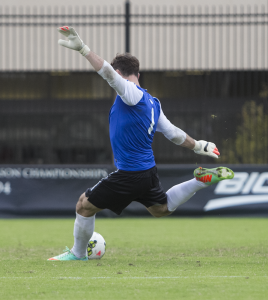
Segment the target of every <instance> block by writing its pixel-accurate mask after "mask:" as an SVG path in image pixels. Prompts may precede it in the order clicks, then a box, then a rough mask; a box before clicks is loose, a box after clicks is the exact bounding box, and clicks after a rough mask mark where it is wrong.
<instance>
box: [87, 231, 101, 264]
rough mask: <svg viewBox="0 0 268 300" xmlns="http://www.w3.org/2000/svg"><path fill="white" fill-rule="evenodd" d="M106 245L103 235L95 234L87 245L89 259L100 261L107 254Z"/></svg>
mask: <svg viewBox="0 0 268 300" xmlns="http://www.w3.org/2000/svg"><path fill="white" fill-rule="evenodd" d="M105 247H106V243H105V240H104V238H103V237H102V235H100V234H99V233H97V232H93V235H92V237H91V239H90V240H89V242H88V245H87V253H88V259H100V258H102V257H103V255H104V253H105Z"/></svg>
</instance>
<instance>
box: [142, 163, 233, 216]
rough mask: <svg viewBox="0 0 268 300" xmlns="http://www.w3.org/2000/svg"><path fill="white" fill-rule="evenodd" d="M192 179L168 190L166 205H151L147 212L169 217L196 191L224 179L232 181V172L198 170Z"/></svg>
mask: <svg viewBox="0 0 268 300" xmlns="http://www.w3.org/2000/svg"><path fill="white" fill-rule="evenodd" d="M194 176H195V178H194V179H191V180H188V181H185V182H182V183H180V184H177V185H175V186H173V187H172V188H171V189H169V190H168V191H167V192H166V194H167V203H166V204H161V205H158V204H157V205H153V206H151V207H148V208H147V210H148V211H149V212H150V213H151V214H152V215H153V216H155V217H158V218H159V217H164V216H168V215H170V214H171V213H172V212H173V211H175V209H176V208H177V207H178V206H179V205H181V204H183V203H185V202H186V201H188V200H189V199H190V198H191V197H192V196H193V195H194V194H195V193H196V192H197V191H199V190H201V189H203V188H205V187H207V186H209V185H211V184H214V183H217V182H219V181H221V180H224V179H232V178H233V177H234V172H233V171H232V170H231V169H229V168H226V167H218V168H214V169H203V168H201V167H200V168H198V169H195V171H194Z"/></svg>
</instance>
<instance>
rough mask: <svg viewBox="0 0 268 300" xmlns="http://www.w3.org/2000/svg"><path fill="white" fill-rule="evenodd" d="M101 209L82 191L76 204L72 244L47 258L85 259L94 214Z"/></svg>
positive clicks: (92, 229) (93, 223) (92, 227)
mask: <svg viewBox="0 0 268 300" xmlns="http://www.w3.org/2000/svg"><path fill="white" fill-rule="evenodd" d="M101 210H102V209H100V208H97V207H96V206H94V205H93V204H91V203H90V202H89V201H88V198H87V197H86V195H85V193H83V194H82V195H81V196H80V198H79V200H78V202H77V204H76V219H75V222H74V246H73V248H72V249H71V251H70V250H69V249H68V248H67V250H66V252H65V253H63V254H60V255H58V256H55V257H52V258H49V259H48V260H87V244H88V241H89V240H90V238H91V236H92V234H93V232H94V226H95V214H96V213H97V212H99V211H101Z"/></svg>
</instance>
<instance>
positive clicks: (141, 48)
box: [0, 1, 268, 71]
mask: <svg viewBox="0 0 268 300" xmlns="http://www.w3.org/2000/svg"><path fill="white" fill-rule="evenodd" d="M62 25H70V26H74V27H75V29H76V30H77V31H78V32H79V34H80V36H81V37H82V38H83V39H84V41H85V42H86V43H87V44H88V45H89V46H90V48H92V49H93V50H94V51H95V52H97V53H98V54H99V55H101V56H102V57H104V58H105V59H106V60H108V61H110V60H111V59H112V58H113V57H114V56H115V54H116V53H117V52H124V51H127V52H131V53H133V54H134V55H136V56H137V57H138V58H139V59H140V62H141V69H142V70H178V69H180V70H185V69H190V70H201V69H202V70H208V69H210V70H215V69H218V70H222V69H225V70H229V69H232V70H235V69H267V68H268V58H267V52H268V39H267V34H268V12H267V8H265V7H264V6H255V7H254V8H251V7H244V6H242V7H239V8H237V7H236V6H233V7H231V8H230V7H225V8H223V7H221V6H220V7H215V6H214V7H211V8H208V7H193V8H191V9H188V8H181V7H179V6H177V7H171V8H170V9H167V8H166V7H162V8H159V7H149V8H146V7H138V6H133V5H131V4H130V2H129V1H126V3H125V7H112V6H111V7H109V8H108V7H102V8H101V9H100V8H99V9H96V8H93V7H85V8H83V7H75V8H74V9H70V10H68V11H66V10H65V8H64V7H63V8H60V7H54V8H53V10H52V9H50V8H48V9H47V10H46V11H44V10H42V9H40V8H38V9H37V8H34V7H32V8H28V9H19V8H14V9H12V11H11V10H9V9H7V8H6V9H4V8H0V33H1V37H2V41H3V42H2V45H1V48H2V49H1V53H0V70H2V71H15V70H18V71H22V70H24V71H30V70H31V71H44V70H72V71H77V70H87V69H88V68H89V66H88V65H87V64H85V62H84V60H83V59H82V58H81V57H80V56H79V55H78V54H77V53H75V52H72V51H67V50H66V49H64V48H62V47H59V46H58V44H57V40H58V38H60V35H59V34H58V32H57V30H56V28H57V27H59V26H62Z"/></svg>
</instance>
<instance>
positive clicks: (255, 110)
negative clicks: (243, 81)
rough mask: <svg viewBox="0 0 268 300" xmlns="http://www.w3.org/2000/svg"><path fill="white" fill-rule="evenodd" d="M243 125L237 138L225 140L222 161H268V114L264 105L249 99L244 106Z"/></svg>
mask: <svg viewBox="0 0 268 300" xmlns="http://www.w3.org/2000/svg"><path fill="white" fill-rule="evenodd" d="M241 120H242V121H241V125H239V126H238V128H237V129H236V138H235V139H228V140H227V141H224V142H223V151H222V153H223V155H222V157H221V158H222V162H224V163H244V164H267V163H268V115H267V114H265V113H264V109H263V105H262V104H259V105H258V104H256V102H255V101H248V102H246V103H245V104H244V106H243V108H242V115H241Z"/></svg>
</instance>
